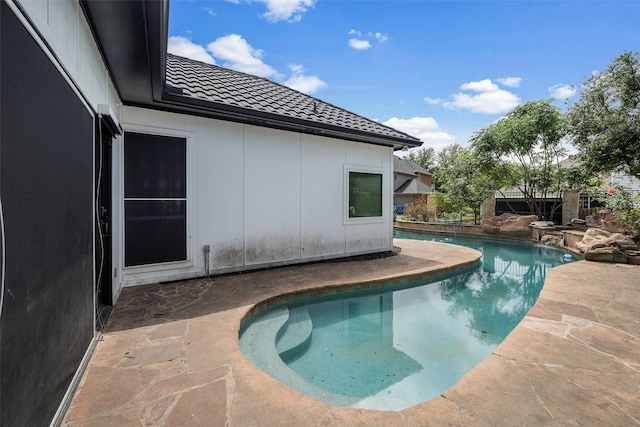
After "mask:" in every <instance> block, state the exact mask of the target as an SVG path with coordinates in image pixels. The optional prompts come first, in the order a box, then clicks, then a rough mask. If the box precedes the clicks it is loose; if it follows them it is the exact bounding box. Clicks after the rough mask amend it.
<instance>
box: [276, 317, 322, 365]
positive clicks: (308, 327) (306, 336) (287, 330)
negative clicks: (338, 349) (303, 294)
mask: <svg viewBox="0 0 640 427" xmlns="http://www.w3.org/2000/svg"><path fill="white" fill-rule="evenodd" d="M312 333H313V322H312V320H311V316H309V312H308V311H307V309H306V308H305V307H293V308H289V319H288V320H287V322H286V323H285V324H284V325H283V326H282V327H281V328H280V331H278V335H277V337H276V351H277V352H278V354H279V355H280V358H281V359H282V360H283V361H284V362H285V363H288V362H289V361H290V360H291V359H293V358H295V357H296V356H298V355H299V354H300V353H303V352H304V351H306V350H307V349H308V348H309V345H311V337H312Z"/></svg>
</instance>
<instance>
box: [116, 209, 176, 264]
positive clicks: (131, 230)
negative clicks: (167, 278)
mask: <svg viewBox="0 0 640 427" xmlns="http://www.w3.org/2000/svg"><path fill="white" fill-rule="evenodd" d="M124 216H125V248H124V254H125V256H124V264H125V266H126V267H131V266H136V265H145V264H156V263H161V262H171V261H184V260H186V259H187V238H186V236H187V202H186V201H185V200H145V201H140V200H125V202H124Z"/></svg>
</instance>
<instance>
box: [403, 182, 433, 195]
mask: <svg viewBox="0 0 640 427" xmlns="http://www.w3.org/2000/svg"><path fill="white" fill-rule="evenodd" d="M432 191H433V190H432V188H431V186H430V185H427V184H425V183H423V182H422V181H420V180H418V179H408V180H406V181H405V182H403V183H402V184H400V186H399V187H398V188H396V189H395V190H394V191H393V192H394V193H395V194H422V193H431V192H432Z"/></svg>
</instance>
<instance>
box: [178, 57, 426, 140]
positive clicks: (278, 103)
mask: <svg viewBox="0 0 640 427" xmlns="http://www.w3.org/2000/svg"><path fill="white" fill-rule="evenodd" d="M166 83H167V85H168V86H170V87H172V88H177V89H180V90H181V91H182V95H183V96H186V97H190V98H194V99H198V100H200V101H206V102H209V103H211V105H212V107H213V106H215V105H216V104H220V105H224V106H232V107H240V108H243V109H246V110H249V111H255V112H260V113H270V114H275V115H278V116H281V117H282V119H283V120H284V121H286V120H287V118H289V119H296V120H303V121H308V122H310V123H309V125H310V126H314V125H315V126H318V127H323V126H331V127H338V128H342V129H344V130H345V131H347V132H348V131H358V132H365V133H371V134H374V135H376V136H378V137H380V136H382V137H388V138H390V139H394V140H398V139H400V140H405V142H406V143H407V144H410V145H418V144H420V143H421V142H420V140H419V139H418V138H415V137H413V136H410V135H408V134H406V133H404V132H400V131H398V130H396V129H393V128H391V127H389V126H385V125H383V124H381V123H378V122H376V121H374V120H370V119H367V118H365V117H362V116H360V115H357V114H355V113H351V112H349V111H347V110H345V109H342V108H339V107H336V106H334V105H332V104H329V103H327V102H324V101H322V100H320V99H318V98H314V97H312V96H309V95H306V94H303V93H302V92H298V91H296V90H294V89H291V88H288V87H286V86H283V85H281V84H278V83H275V82H273V81H271V80H268V79H265V78H262V77H257V76H252V75H250V74H245V73H241V72H238V71H233V70H230V69H227V68H223V67H219V66H217V65H210V64H205V63H203V62H199V61H195V60H192V59H188V58H183V57H180V56H176V55H172V54H168V55H167V67H166Z"/></svg>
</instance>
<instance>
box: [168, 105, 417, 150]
mask: <svg viewBox="0 0 640 427" xmlns="http://www.w3.org/2000/svg"><path fill="white" fill-rule="evenodd" d="M163 105H164V106H167V107H168V106H171V107H172V109H173V110H180V111H182V112H192V113H197V114H198V115H201V116H206V117H209V118H215V119H221V120H229V121H233V122H238V123H245V124H253V125H256V126H265V127H270V128H275V129H282V130H289V131H295V132H302V133H306V134H312V135H322V136H330V137H335V138H340V139H346V140H350V141H356V142H365V143H370V144H376V145H383V146H387V147H393V149H394V150H398V149H401V148H402V147H417V146H419V145H420V144H422V141H420V140H419V139H417V138H415V139H408V138H398V137H394V136H391V135H380V134H376V133H371V132H366V131H360V130H357V129H349V128H343V127H339V126H332V125H329V124H326V123H320V122H314V121H311V120H304V119H297V118H293V117H289V116H282V115H279V114H274V113H268V112H263V111H256V110H251V109H246V108H242V107H235V106H231V105H226V104H219V103H214V102H211V101H207V100H203V99H199V98H193V97H190V96H184V95H180V94H174V93H165V95H164V97H163Z"/></svg>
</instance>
